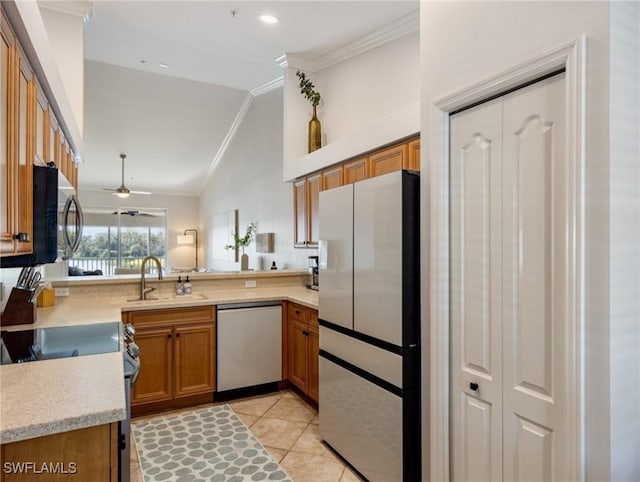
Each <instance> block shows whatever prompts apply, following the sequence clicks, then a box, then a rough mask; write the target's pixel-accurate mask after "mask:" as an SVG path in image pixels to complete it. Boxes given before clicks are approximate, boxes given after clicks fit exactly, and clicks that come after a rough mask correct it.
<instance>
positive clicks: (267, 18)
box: [258, 15, 280, 23]
mask: <svg viewBox="0 0 640 482" xmlns="http://www.w3.org/2000/svg"><path fill="white" fill-rule="evenodd" d="M258 18H259V19H260V20H261V21H263V22H264V23H278V22H279V21H280V20H278V18H277V17H274V16H273V15H260V16H259V17H258Z"/></svg>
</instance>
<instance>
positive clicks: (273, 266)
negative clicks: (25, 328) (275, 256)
mask: <svg viewBox="0 0 640 482" xmlns="http://www.w3.org/2000/svg"><path fill="white" fill-rule="evenodd" d="M271 269H278V267H277V266H276V262H275V261H274V262H272V263H271Z"/></svg>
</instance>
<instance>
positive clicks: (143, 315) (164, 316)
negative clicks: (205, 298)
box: [127, 305, 216, 325]
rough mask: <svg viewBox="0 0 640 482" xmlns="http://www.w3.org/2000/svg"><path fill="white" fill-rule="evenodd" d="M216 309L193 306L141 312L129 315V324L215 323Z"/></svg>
mask: <svg viewBox="0 0 640 482" xmlns="http://www.w3.org/2000/svg"><path fill="white" fill-rule="evenodd" d="M215 308H216V307H215V306H213V305H210V306H192V307H189V308H167V309H159V310H140V311H130V312H128V313H127V322H128V323H133V324H134V325H144V324H152V323H164V322H168V323H176V324H179V323H185V322H194V321H197V322H200V321H215V317H216V309H215Z"/></svg>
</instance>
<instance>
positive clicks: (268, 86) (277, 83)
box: [249, 76, 284, 97]
mask: <svg viewBox="0 0 640 482" xmlns="http://www.w3.org/2000/svg"><path fill="white" fill-rule="evenodd" d="M283 85H284V76H281V77H278V78H277V79H273V80H270V81H269V82H266V83H264V84H262V85H259V86H258V87H256V88H255V89H251V90H250V91H249V93H250V94H251V95H252V96H254V97H258V96H259V95H262V94H265V93H267V92H269V91H271V90H274V89H277V88H278V87H282V86H283Z"/></svg>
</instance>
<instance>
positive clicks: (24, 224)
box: [13, 51, 35, 254]
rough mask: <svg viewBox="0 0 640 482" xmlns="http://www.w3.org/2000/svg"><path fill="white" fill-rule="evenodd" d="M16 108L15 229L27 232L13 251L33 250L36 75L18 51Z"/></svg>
mask: <svg viewBox="0 0 640 482" xmlns="http://www.w3.org/2000/svg"><path fill="white" fill-rule="evenodd" d="M18 63H19V76H18V109H17V114H18V118H17V127H18V130H17V134H18V152H17V162H18V169H17V173H16V174H17V190H16V192H15V193H14V195H13V198H14V202H16V208H17V212H16V216H17V217H16V223H15V226H14V232H15V233H26V234H27V241H17V242H16V243H15V249H14V252H15V253H17V254H25V253H31V252H33V159H34V156H35V138H34V129H33V128H34V127H35V77H34V76H33V73H32V72H31V68H30V67H29V64H28V63H27V60H26V58H25V56H24V54H23V53H22V52H21V51H18Z"/></svg>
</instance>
